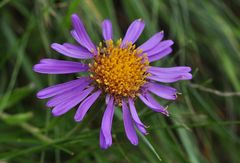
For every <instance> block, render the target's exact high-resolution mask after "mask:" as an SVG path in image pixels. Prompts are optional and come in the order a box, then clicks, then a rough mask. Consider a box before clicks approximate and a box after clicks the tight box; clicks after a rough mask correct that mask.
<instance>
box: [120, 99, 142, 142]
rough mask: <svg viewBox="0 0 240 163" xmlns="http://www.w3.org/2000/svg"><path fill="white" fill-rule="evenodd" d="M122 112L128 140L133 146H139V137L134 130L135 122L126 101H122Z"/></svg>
mask: <svg viewBox="0 0 240 163" xmlns="http://www.w3.org/2000/svg"><path fill="white" fill-rule="evenodd" d="M122 112H123V124H124V128H125V133H126V135H127V138H128V140H129V141H130V142H131V143H132V144H133V145H137V144H138V137H137V134H136V131H135V129H134V125H133V120H132V118H131V114H130V111H129V109H128V107H127V104H126V102H125V101H124V100H123V101H122Z"/></svg>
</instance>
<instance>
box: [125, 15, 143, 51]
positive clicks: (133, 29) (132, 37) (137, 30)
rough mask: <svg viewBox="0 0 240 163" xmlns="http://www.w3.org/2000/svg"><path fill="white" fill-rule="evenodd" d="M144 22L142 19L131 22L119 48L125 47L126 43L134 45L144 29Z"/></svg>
mask: <svg viewBox="0 0 240 163" xmlns="http://www.w3.org/2000/svg"><path fill="white" fill-rule="evenodd" d="M144 26H145V25H144V22H143V20H142V19H137V20H135V21H133V22H132V24H131V25H130V26H129V27H128V30H127V32H126V34H125V36H124V38H123V41H122V44H121V47H123V46H125V45H126V44H127V43H130V42H131V43H132V44H134V43H135V42H136V40H137V39H138V37H139V36H140V35H141V33H142V31H143V29H144Z"/></svg>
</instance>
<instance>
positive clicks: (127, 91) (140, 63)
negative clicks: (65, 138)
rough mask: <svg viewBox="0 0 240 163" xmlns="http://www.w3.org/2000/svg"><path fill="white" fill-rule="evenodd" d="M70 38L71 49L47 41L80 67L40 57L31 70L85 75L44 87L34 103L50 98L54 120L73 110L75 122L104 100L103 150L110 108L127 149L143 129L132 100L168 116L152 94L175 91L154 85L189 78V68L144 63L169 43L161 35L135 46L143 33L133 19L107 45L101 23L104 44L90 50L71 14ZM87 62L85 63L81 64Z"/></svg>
mask: <svg viewBox="0 0 240 163" xmlns="http://www.w3.org/2000/svg"><path fill="white" fill-rule="evenodd" d="M72 24H73V30H72V31H71V34H72V36H73V38H74V39H75V40H76V41H77V42H78V44H77V45H74V44H70V43H64V44H58V43H53V44H52V45H51V47H52V48H53V49H54V50H55V51H57V52H59V53H60V54H62V55H65V56H68V57H72V58H76V59H83V60H85V62H84V63H80V62H73V61H63V60H56V59H42V60H40V63H38V64H36V65H35V66H34V67H33V70H34V71H35V72H38V73H43V74H70V73H79V72H88V73H89V76H88V77H81V78H78V79H75V80H72V81H69V82H66V83H62V84H58V85H54V86H51V87H48V88H45V89H43V90H41V91H39V92H38V93H37V97H38V98H40V99H46V98H50V99H49V101H48V102H47V106H48V107H52V108H53V109H52V113H53V115H54V116H60V115H63V114H65V113H66V112H68V111H69V110H71V109H72V108H74V107H75V106H78V109H77V111H76V114H75V116H74V119H75V121H77V122H81V121H82V120H83V118H84V116H85V114H86V113H87V111H88V110H89V109H90V107H91V105H93V103H94V102H95V101H96V100H97V99H98V98H99V97H100V96H105V99H106V105H107V107H106V110H105V112H104V115H103V118H102V123H101V130H100V147H101V148H103V149H106V148H108V147H110V146H111V145H112V136H111V128H112V121H113V115H114V110H115V106H121V108H122V115H123V123H124V128H125V133H126V136H127V138H128V139H129V141H130V142H131V143H132V144H133V145H137V144H138V137H137V134H136V131H135V129H138V130H139V131H140V132H141V133H142V134H144V135H145V134H147V131H146V126H145V125H144V124H143V122H142V121H141V120H140V118H139V117H138V114H137V109H136V108H135V105H134V102H135V101H136V99H137V97H139V98H140V100H141V101H142V102H143V103H145V104H146V105H147V106H148V107H149V108H150V109H152V110H153V111H156V112H160V113H162V114H164V115H167V116H168V111H167V110H166V108H165V107H164V106H162V105H160V104H159V103H158V102H157V100H155V99H154V97H153V96H152V95H153V94H154V95H156V96H159V97H161V98H164V99H166V100H175V99H176V98H177V95H176V93H177V90H176V89H175V88H172V87H170V86H164V85H162V84H160V83H172V82H176V81H178V80H189V79H191V78H192V75H191V74H190V73H189V72H190V71H191V68H190V67H186V66H181V67H170V68H163V67H154V66H151V65H150V63H151V62H154V61H157V60H159V59H161V58H163V57H165V56H167V55H168V54H170V53H171V52H172V48H171V46H172V45H173V41H172V40H164V41H163V35H164V34H163V32H159V33H156V34H155V35H153V36H152V37H151V38H150V39H149V40H147V41H146V42H145V43H143V44H142V45H140V46H139V47H136V46H135V44H134V43H135V42H136V40H137V39H138V38H139V36H140V35H141V33H142V31H143V29H144V22H143V21H142V20H141V19H137V20H135V21H133V22H132V24H131V25H130V26H129V28H128V30H127V32H126V34H125V36H124V38H123V40H121V39H119V40H118V41H116V42H113V34H112V24H111V21H110V20H104V21H103V22H102V34H103V38H104V41H103V43H100V44H99V46H96V45H95V44H94V43H93V42H92V40H91V39H90V38H89V36H88V34H87V32H86V30H85V28H84V25H83V23H82V21H81V20H80V18H79V17H78V16H77V15H76V14H73V15H72ZM86 63H88V64H86Z"/></svg>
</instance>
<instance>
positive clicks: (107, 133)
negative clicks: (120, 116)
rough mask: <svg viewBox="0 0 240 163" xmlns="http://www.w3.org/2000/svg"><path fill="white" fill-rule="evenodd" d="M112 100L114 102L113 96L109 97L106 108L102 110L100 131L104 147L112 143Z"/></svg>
mask: <svg viewBox="0 0 240 163" xmlns="http://www.w3.org/2000/svg"><path fill="white" fill-rule="evenodd" d="M113 102H114V101H113V97H110V99H109V102H108V105H107V108H106V110H105V112H104V115H103V119H102V125H101V131H102V134H103V137H104V147H105V149H106V148H108V147H110V146H111V145H112V135H111V128H112V120H113V115H114V103H113ZM100 136H101V135H100ZM100 139H101V138H100Z"/></svg>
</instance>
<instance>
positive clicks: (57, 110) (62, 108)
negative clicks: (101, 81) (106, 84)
mask: <svg viewBox="0 0 240 163" xmlns="http://www.w3.org/2000/svg"><path fill="white" fill-rule="evenodd" d="M93 89H94V87H89V88H88V89H86V90H84V91H79V92H78V94H75V96H74V95H72V97H70V98H69V99H68V100H66V101H65V100H63V101H62V102H61V103H59V104H58V105H57V106H56V107H54V108H53V110H52V113H53V115H54V116H60V115H63V114H65V113H66V112H68V111H69V110H71V109H72V108H73V107H75V106H76V105H77V104H79V103H80V102H81V101H82V100H83V99H85V98H86V97H87V96H88V95H89V94H90V93H91V92H92V91H93Z"/></svg>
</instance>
